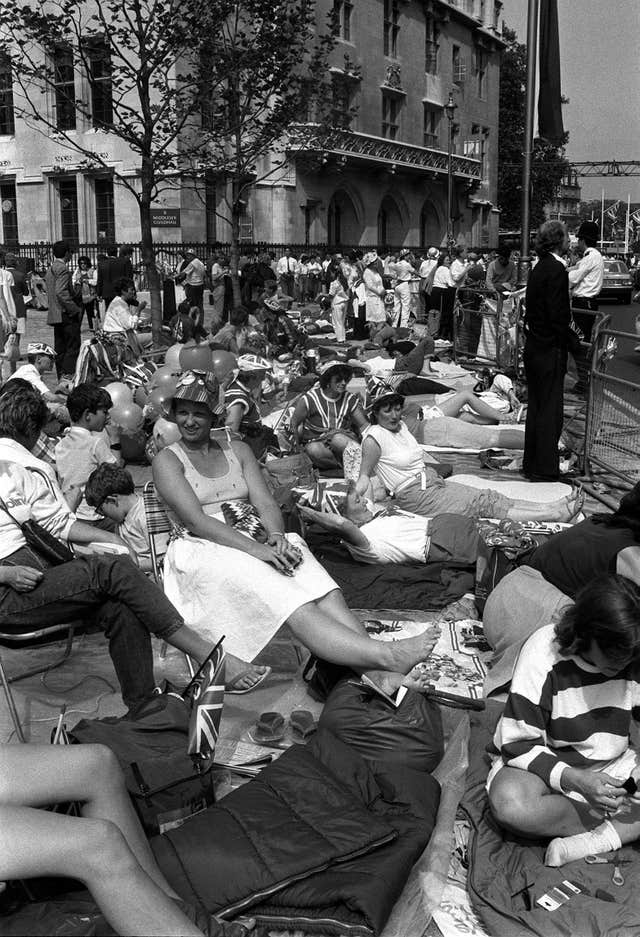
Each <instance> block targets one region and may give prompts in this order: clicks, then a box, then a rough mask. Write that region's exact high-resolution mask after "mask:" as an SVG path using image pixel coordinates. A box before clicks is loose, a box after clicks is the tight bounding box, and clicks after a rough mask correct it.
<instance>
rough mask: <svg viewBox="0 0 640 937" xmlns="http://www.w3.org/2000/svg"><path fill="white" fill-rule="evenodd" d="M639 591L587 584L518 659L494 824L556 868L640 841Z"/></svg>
mask: <svg viewBox="0 0 640 937" xmlns="http://www.w3.org/2000/svg"><path fill="white" fill-rule="evenodd" d="M639 718H640V588H639V587H638V586H637V585H636V584H635V583H633V582H631V581H630V580H629V579H625V578H624V577H623V576H618V575H608V576H602V577H600V578H597V579H594V580H592V582H591V583H589V585H587V586H585V587H584V588H583V589H582V590H581V591H580V592H579V593H578V595H577V596H576V602H575V605H573V606H571V607H570V608H569V609H567V611H566V612H565V613H564V616H563V618H562V620H561V621H559V622H558V623H557V624H555V625H547V626H545V627H544V628H541V629H539V630H538V631H536V632H535V633H534V634H533V635H532V636H531V637H530V638H529V639H528V640H527V642H526V644H525V645H524V646H523V648H522V650H521V651H520V656H519V658H518V661H517V664H516V668H515V672H514V675H513V680H512V683H511V691H510V693H509V697H508V699H507V702H506V705H505V709H504V713H503V715H502V717H501V719H500V721H499V723H498V726H497V729H496V732H495V735H494V738H493V746H492V751H491V754H492V757H493V765H492V767H491V770H490V771H489V775H488V778H487V790H488V793H489V803H490V805H491V810H492V812H493V815H494V817H495V819H496V820H497V822H498V823H499V824H500V825H501V826H502V827H504V828H505V829H506V830H509V831H510V832H514V833H517V834H518V835H521V836H527V837H531V838H532V839H538V838H540V837H549V838H551V837H553V838H551V842H550V843H549V845H548V847H547V851H546V855H545V863H546V864H547V865H549V866H561V865H564V864H565V863H567V862H572V861H574V860H576V859H582V858H584V857H585V856H588V855H590V854H596V853H603V852H604V853H606V852H611V851H613V850H617V849H620V847H621V846H622V845H624V844H626V843H632V842H635V841H636V840H637V839H638V838H639V837H640V797H639V796H638V795H637V794H635V790H636V787H635V785H636V783H639V784H640V761H639V754H640V753H639V752H638V751H637V750H636V749H635V748H634V747H633V746H632V745H631V743H630V731H631V728H632V723H634V722H637V721H638V719H639Z"/></svg>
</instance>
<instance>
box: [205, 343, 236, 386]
mask: <svg viewBox="0 0 640 937" xmlns="http://www.w3.org/2000/svg"><path fill="white" fill-rule="evenodd" d="M211 364H212V365H213V372H214V374H215V376H216V377H217V378H218V380H219V381H223V380H224V379H225V377H226V376H227V374H228V373H229V372H230V371H233V369H234V368H237V366H238V362H237V360H236V356H235V355H232V354H231V352H230V351H223V350H222V349H221V348H216V349H214V351H212V352H211Z"/></svg>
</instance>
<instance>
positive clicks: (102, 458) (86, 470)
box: [55, 426, 118, 521]
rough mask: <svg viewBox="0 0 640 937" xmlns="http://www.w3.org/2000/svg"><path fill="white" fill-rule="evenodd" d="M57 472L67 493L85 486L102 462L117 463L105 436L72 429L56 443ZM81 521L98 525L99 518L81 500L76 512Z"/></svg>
mask: <svg viewBox="0 0 640 937" xmlns="http://www.w3.org/2000/svg"><path fill="white" fill-rule="evenodd" d="M55 452H56V469H57V472H58V478H59V479H60V485H61V487H62V490H63V491H66V489H67V488H69V487H70V486H71V485H80V486H84V485H85V484H86V483H87V481H88V479H89V475H91V473H92V472H93V470H94V469H96V468H97V467H98V466H99V465H100V464H101V463H102V462H111V463H112V464H113V463H114V462H117V461H118V459H117V458H116V456H115V455H114V453H113V450H112V449H111V446H110V445H109V443H108V441H107V439H106V438H105V435H104V434H103V433H92V432H90V431H89V430H88V429H85V428H84V426H71V427H70V428H69V429H68V430H67V431H66V432H65V434H64V436H63V437H62V439H61V440H60V442H58V443H56V449H55ZM76 514H77V516H78V520H81V521H97V520H99V518H100V515H99V514H98V513H97V511H96V509H95V508H92V507H89V505H88V504H87V502H86V501H85V499H84V496H83V498H82V501H81V502H80V504H79V505H78V509H77V511H76Z"/></svg>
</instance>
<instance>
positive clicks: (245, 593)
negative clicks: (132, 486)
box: [153, 371, 437, 689]
mask: <svg viewBox="0 0 640 937" xmlns="http://www.w3.org/2000/svg"><path fill="white" fill-rule="evenodd" d="M217 402H218V382H217V380H216V378H215V375H213V374H210V373H204V372H197V373H196V372H192V371H187V372H186V373H185V374H183V375H182V376H181V377H180V379H179V381H178V384H177V387H176V391H175V394H174V397H173V399H172V401H171V405H170V410H169V414H168V415H169V418H170V419H172V420H175V422H176V424H177V427H178V429H179V431H180V435H181V439H180V440H179V441H178V442H176V443H173V444H171V445H170V446H167V447H166V448H165V449H163V450H162V451H161V452H160V453H158V455H157V456H156V457H155V459H154V460H153V478H154V482H155V484H156V488H157V490H158V494H159V495H160V497H161V498H162V499H163V501H164V502H165V503H166V505H167V509H168V511H169V515H170V517H171V518H172V520H173V522H174V524H175V527H176V533H177V536H176V537H175V538H174V539H173V541H172V542H171V543H170V544H169V549H168V551H167V556H166V560H165V578H164V586H165V591H166V593H167V595H168V596H169V597H170V598H171V599H172V601H174V602H175V603H176V605H177V607H178V608H180V609H182V610H183V612H184V613H186V614H188V615H189V620H190V621H192V622H193V623H194V625H195V627H196V629H197V631H198V632H199V633H200V634H201V635H203V636H207V637H208V638H209V639H211V640H213V641H215V640H217V639H218V638H219V637H220V636H221V635H222V634H224V635H225V636H226V640H225V647H226V648H227V649H228V651H230V652H231V653H232V654H236V655H238V656H239V657H243V658H245V659H248V660H253V659H254V658H255V657H256V655H257V654H259V653H260V651H261V650H262V649H263V648H264V647H265V646H266V645H267V644H268V643H269V641H270V640H271V638H272V637H273V636H274V635H275V633H276V632H277V631H278V629H279V628H280V627H281V625H283V624H284V623H285V622H286V623H287V624H288V625H289V627H290V628H291V631H292V632H293V633H294V634H295V635H296V636H297V637H298V638H299V639H300V641H302V643H303V644H305V645H306V646H307V647H308V648H309V650H310V651H311V652H312V653H313V654H316V655H317V656H318V657H321V658H323V659H325V660H328V661H331V662H333V663H339V664H343V665H345V666H348V667H353V668H355V669H358V670H371V669H374V670H381V671H388V673H387V675H386V678H385V686H386V687H387V688H391V689H393V687H394V686H395V687H396V688H397V687H398V686H399V685H400V683H401V682H402V681H403V679H404V676H403V675H404V674H408V672H409V671H411V669H412V668H413V666H414V664H416V663H417V662H418V661H419V660H422V659H423V658H424V657H426V656H428V654H429V653H430V651H431V649H432V648H433V645H434V643H435V640H436V639H437V633H435V632H433V631H431V632H425V633H424V634H422V635H419V636H418V637H416V638H414V639H407V640H405V641H397V642H394V643H393V644H386V645H385V644H381V643H380V642H377V641H373V640H371V639H370V638H369V637H368V636H367V634H366V631H365V630H364V627H363V625H362V623H361V622H360V621H359V620H358V619H357V618H356V617H355V616H354V615H353V614H352V612H351V611H350V610H349V609H348V607H347V605H346V603H345V601H344V597H343V595H342V593H341V592H340V590H339V589H338V587H337V586H336V584H335V582H334V581H333V580H332V579H331V578H330V576H329V575H328V574H327V573H326V572H325V570H324V569H323V568H322V567H321V566H320V565H319V563H318V562H317V561H316V560H315V559H314V558H313V556H312V555H311V553H310V552H309V549H308V548H307V546H306V544H305V542H304V540H302V538H301V537H299V536H298V535H297V534H285V532H284V525H283V520H282V515H281V514H280V510H279V508H278V506H277V504H276V503H275V501H274V500H273V498H272V497H271V494H270V492H269V490H268V489H267V487H266V484H265V482H264V479H263V477H262V474H261V472H260V468H259V466H258V463H257V462H256V460H255V457H254V455H253V453H252V452H251V450H250V449H249V448H248V446H246V445H245V444H244V443H242V442H238V441H236V440H234V439H228V438H227V434H226V433H225V432H224V431H223V432H222V433H220V434H215V438H212V437H211V435H210V434H211V430H212V428H213V427H214V425H215V423H216V417H215V408H216V405H217ZM236 499H238V500H240V501H242V502H245V503H247V502H248V503H249V504H251V505H252V506H253V508H254V509H255V511H256V512H257V514H258V515H259V518H260V521H261V523H262V526H263V527H264V530H265V531H266V542H258V541H257V540H254V539H252V538H251V537H249V536H246V535H244V534H242V533H239V532H238V531H237V530H235V529H234V528H233V527H231V526H228V525H227V524H226V523H225V522H224V517H223V513H222V505H223V504H224V503H225V502H228V501H230V500H236ZM255 671H256V673H255V676H256V680H260V679H262V677H261V675H260V671H259V668H255Z"/></svg>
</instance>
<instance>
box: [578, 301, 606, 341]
mask: <svg viewBox="0 0 640 937" xmlns="http://www.w3.org/2000/svg"><path fill="white" fill-rule="evenodd" d="M571 307H572V309H574V310H575V309H589V310H590V311H591V312H597V311H598V309H599V308H600V307H599V306H598V301H597V299H586V298H585V297H583V296H574V297H573V298H572V299H571ZM573 318H574V320H575V323H576V325H577V326H578V328H579V329H581V331H582V332H584V340H585V342H590V341H591V333H592V331H593V326H594V323H595V321H596V316H593V315H589V314H588V313H584V312H574V313H573Z"/></svg>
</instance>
